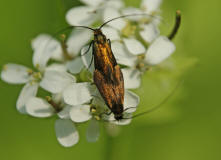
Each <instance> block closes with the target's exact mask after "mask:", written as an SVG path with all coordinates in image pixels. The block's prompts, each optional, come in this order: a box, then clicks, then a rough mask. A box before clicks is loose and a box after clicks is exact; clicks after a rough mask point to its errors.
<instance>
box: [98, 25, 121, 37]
mask: <svg viewBox="0 0 221 160" xmlns="http://www.w3.org/2000/svg"><path fill="white" fill-rule="evenodd" d="M102 31H103V33H104V35H105V36H106V37H108V39H110V40H111V41H114V40H120V36H119V34H118V31H117V30H115V29H114V28H112V27H108V26H105V27H103V28H102Z"/></svg>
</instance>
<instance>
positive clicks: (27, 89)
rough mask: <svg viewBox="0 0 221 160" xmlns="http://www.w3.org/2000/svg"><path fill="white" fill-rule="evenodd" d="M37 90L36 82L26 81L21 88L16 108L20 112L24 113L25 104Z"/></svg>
mask: <svg viewBox="0 0 221 160" xmlns="http://www.w3.org/2000/svg"><path fill="white" fill-rule="evenodd" d="M37 91H38V83H34V84H31V83H27V84H26V85H25V86H24V87H23V88H22V90H21V92H20V94H19V97H18V100H17V103H16V108H17V110H18V111H19V112H20V113H23V114H26V109H25V104H26V102H27V101H28V100H29V99H30V98H31V97H35V96H36V94H37Z"/></svg>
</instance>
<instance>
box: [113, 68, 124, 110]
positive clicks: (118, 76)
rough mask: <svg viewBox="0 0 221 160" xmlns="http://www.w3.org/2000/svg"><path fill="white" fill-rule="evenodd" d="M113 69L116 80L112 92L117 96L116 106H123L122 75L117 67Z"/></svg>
mask: <svg viewBox="0 0 221 160" xmlns="http://www.w3.org/2000/svg"><path fill="white" fill-rule="evenodd" d="M114 69H115V72H114V77H115V79H116V82H115V87H114V92H115V94H116V96H117V101H118V104H121V105H122V106H123V104H124V78H123V74H122V72H121V69H120V66H119V65H116V66H115V67H114Z"/></svg>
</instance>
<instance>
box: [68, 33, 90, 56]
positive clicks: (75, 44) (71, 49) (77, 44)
mask: <svg viewBox="0 0 221 160" xmlns="http://www.w3.org/2000/svg"><path fill="white" fill-rule="evenodd" d="M92 35H93V33H92V31H91V30H87V29H75V30H74V31H73V32H72V33H71V35H70V36H69V38H68V40H67V51H68V53H69V54H70V55H71V56H76V55H78V53H80V51H81V49H82V47H83V46H85V45H86V44H87V43H88V41H89V40H91V37H92Z"/></svg>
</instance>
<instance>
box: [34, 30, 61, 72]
mask: <svg viewBox="0 0 221 160" xmlns="http://www.w3.org/2000/svg"><path fill="white" fill-rule="evenodd" d="M32 48H33V50H34V54H33V64H34V66H35V67H36V68H38V69H40V70H44V68H45V66H46V64H47V62H48V60H49V59H50V58H51V57H52V56H53V55H59V54H62V49H61V45H60V43H59V42H58V41H57V40H56V39H54V38H53V37H52V36H50V35H47V34H40V35H39V36H37V37H36V38H35V39H34V40H33V41H32Z"/></svg>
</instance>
